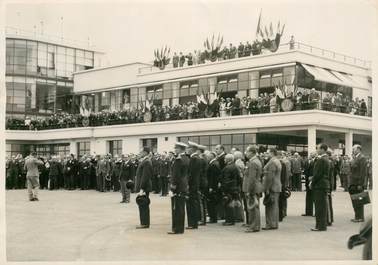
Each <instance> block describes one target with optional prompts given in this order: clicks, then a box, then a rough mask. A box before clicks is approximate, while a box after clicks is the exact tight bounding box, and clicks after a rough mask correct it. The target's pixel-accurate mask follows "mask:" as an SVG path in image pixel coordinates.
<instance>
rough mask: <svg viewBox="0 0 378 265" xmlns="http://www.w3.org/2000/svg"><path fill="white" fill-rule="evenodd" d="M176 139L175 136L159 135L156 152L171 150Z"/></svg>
mask: <svg viewBox="0 0 378 265" xmlns="http://www.w3.org/2000/svg"><path fill="white" fill-rule="evenodd" d="M176 141H177V137H176V136H172V135H171V136H159V137H158V143H157V151H158V153H162V152H169V151H173V150H174V148H175V143H176Z"/></svg>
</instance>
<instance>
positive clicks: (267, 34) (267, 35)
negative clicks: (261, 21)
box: [264, 26, 269, 39]
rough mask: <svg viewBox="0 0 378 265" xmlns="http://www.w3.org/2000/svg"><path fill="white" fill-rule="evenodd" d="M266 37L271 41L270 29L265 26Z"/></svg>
mask: <svg viewBox="0 0 378 265" xmlns="http://www.w3.org/2000/svg"><path fill="white" fill-rule="evenodd" d="M264 30H265V35H266V37H267V38H268V39H269V32H268V28H267V27H266V26H265V29H264Z"/></svg>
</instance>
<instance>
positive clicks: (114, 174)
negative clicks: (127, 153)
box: [111, 155, 122, 191]
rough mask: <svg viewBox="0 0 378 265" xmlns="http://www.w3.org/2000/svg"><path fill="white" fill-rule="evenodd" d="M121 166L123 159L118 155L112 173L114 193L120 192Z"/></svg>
mask: <svg viewBox="0 0 378 265" xmlns="http://www.w3.org/2000/svg"><path fill="white" fill-rule="evenodd" d="M121 164H122V159H121V158H120V157H119V156H118V155H115V156H114V162H113V166H112V173H111V178H112V186H113V191H119V190H120V183H119V173H120V172H121Z"/></svg>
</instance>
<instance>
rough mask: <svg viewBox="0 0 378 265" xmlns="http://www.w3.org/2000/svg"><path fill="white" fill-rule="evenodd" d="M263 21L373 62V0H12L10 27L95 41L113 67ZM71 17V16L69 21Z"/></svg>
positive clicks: (239, 37) (198, 45) (230, 39)
mask: <svg viewBox="0 0 378 265" xmlns="http://www.w3.org/2000/svg"><path fill="white" fill-rule="evenodd" d="M260 10H262V24H263V25H268V24H269V23H270V22H273V25H277V23H278V21H280V23H281V24H282V23H284V24H285V32H284V35H283V38H282V40H281V41H282V42H288V41H289V39H290V36H291V35H293V36H294V38H295V40H296V41H300V42H302V43H306V44H310V45H313V46H315V47H320V48H324V49H329V50H333V51H336V52H339V53H343V54H346V55H350V56H354V57H358V58H362V59H367V60H372V57H373V55H374V50H373V49H374V46H375V43H374V42H375V36H374V34H375V31H374V29H376V28H377V26H376V23H377V19H376V6H374V4H373V1H371V0H328V1H326V0H317V1H304V0H302V1H299V0H296V1H294V0H275V1H272V0H263V1H251V0H250V1H241V0H233V1H231V0H229V1H220V0H218V1H215V0H212V1H209V0H207V1H204V0H202V1H201V0H192V1H188V0H187V1H173V0H170V1H163V0H159V1H157V0H155V1H152V0H150V1H146V0H143V1H116V2H111V1H107V2H102V1H96V2H94V1H93V2H89V1H70V2H64V3H62V2H56V1H55V2H52V1H50V2H33V3H31V2H30V1H29V2H24V3H20V2H12V1H10V2H8V4H7V5H6V26H8V27H16V28H20V29H24V30H30V31H34V27H35V29H36V31H37V32H38V33H40V32H41V31H42V28H41V21H43V32H44V34H50V35H56V36H62V34H63V37H64V38H69V39H76V40H80V41H87V39H88V38H89V39H90V42H91V43H92V44H94V45H95V48H96V49H99V50H101V51H104V52H105V53H106V58H105V59H104V60H103V64H105V65H117V64H123V63H131V62H137V61H138V62H151V61H152V60H153V51H154V49H156V48H160V47H162V46H163V45H168V47H170V48H171V51H177V52H180V51H182V52H184V53H188V52H192V51H193V50H197V49H202V48H203V42H204V40H205V39H206V38H207V37H211V36H212V35H213V34H216V35H218V34H219V33H220V34H221V35H222V36H223V38H224V43H225V44H228V43H233V44H234V45H235V44H238V43H239V42H240V41H242V42H246V41H247V40H248V41H250V42H252V41H253V40H254V39H255V33H256V25H257V21H258V17H259V12H260ZM61 18H63V19H61Z"/></svg>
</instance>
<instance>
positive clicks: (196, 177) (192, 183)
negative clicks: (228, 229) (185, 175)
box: [186, 141, 201, 229]
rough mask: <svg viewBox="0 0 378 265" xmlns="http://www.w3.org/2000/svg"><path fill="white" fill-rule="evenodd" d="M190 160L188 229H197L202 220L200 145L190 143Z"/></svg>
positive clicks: (187, 209)
mask: <svg viewBox="0 0 378 265" xmlns="http://www.w3.org/2000/svg"><path fill="white" fill-rule="evenodd" d="M188 145H189V147H188V154H189V156H190V159H189V179H188V184H189V199H188V202H187V204H186V212H187V214H188V227H187V229H197V228H198V221H199V219H200V202H199V185H200V177H201V160H200V158H199V156H198V154H197V150H198V144H196V143H194V142H191V141H188Z"/></svg>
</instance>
